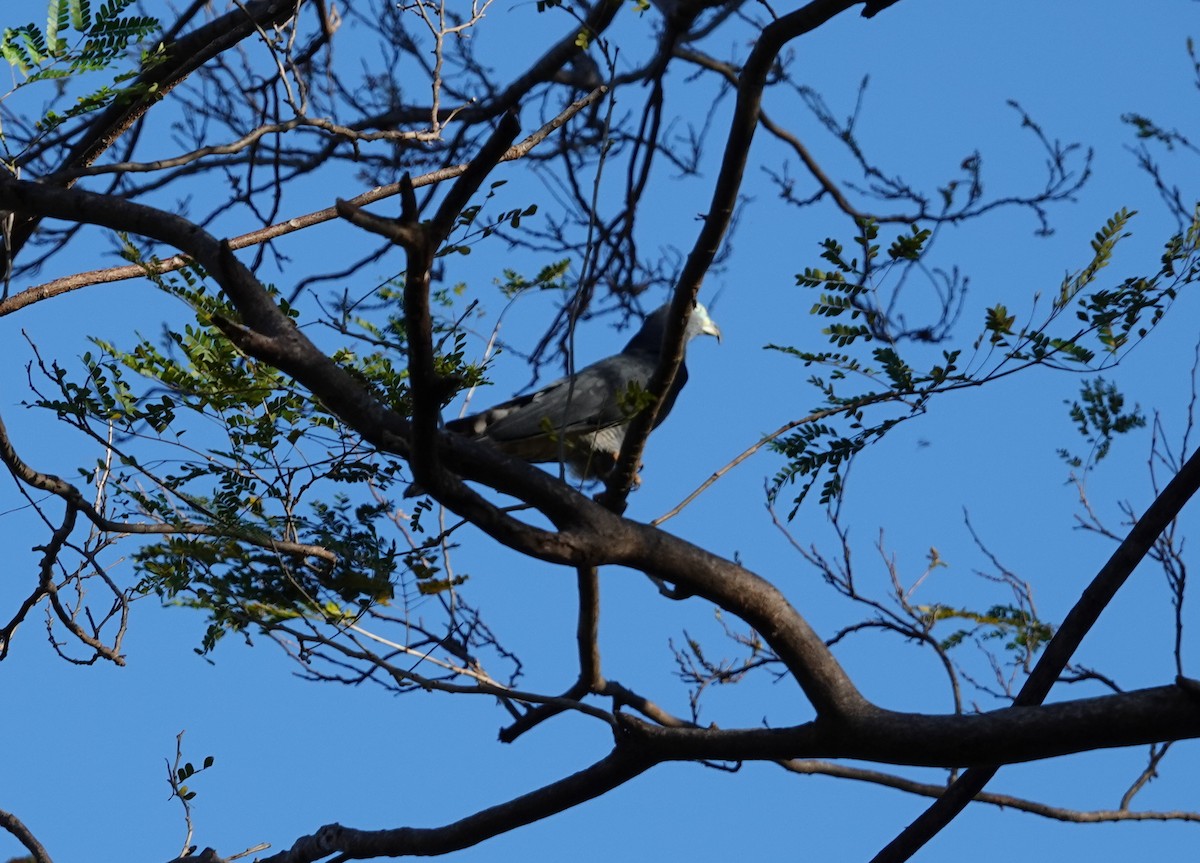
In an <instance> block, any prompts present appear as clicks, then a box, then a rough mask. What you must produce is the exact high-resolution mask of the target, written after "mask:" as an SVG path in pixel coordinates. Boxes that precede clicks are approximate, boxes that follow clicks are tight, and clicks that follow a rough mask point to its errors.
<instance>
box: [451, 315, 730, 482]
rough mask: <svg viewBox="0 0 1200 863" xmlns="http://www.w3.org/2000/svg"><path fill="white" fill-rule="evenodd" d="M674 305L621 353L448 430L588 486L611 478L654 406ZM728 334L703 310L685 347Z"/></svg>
mask: <svg viewBox="0 0 1200 863" xmlns="http://www.w3.org/2000/svg"><path fill="white" fill-rule="evenodd" d="M669 311H670V307H669V305H667V306H662V307H661V308H659V309H656V310H655V311H654V312H652V313H651V314H650V315H649V317H647V318H646V320H645V322H644V323H643V324H642V328H641V329H640V330H638V331H637V333H635V334H634V336H633V338H631V339H630V340H629V343H628V344H627V345H625V347H624V348H623V349H622V350H621V352H620V353H619V354H614V355H613V356H611V357H607V358H605V359H602V360H600V361H598V362H595V363H592V364H591V365H590V366H587V367H586V368H583V369H580V370H579V371H578V372H576V373H575V374H573V375H571V376H570V377H566V378H562V379H561V380H557V381H555V382H554V383H552V384H550V385H549V386H546V387H543V388H542V389H540V390H538V391H537V392H533V393H529V394H528V395H524V396H519V397H517V398H515V399H512V400H510V401H506V402H504V403H502V404H498V405H496V406H494V407H491V408H488V409H487V410H485V411H483V412H481V413H477V414H473V415H472V416H467V417H463V418H462V419H457V420H452V421H450V422H448V423H446V428H447V429H448V430H450V431H453V432H456V433H458V434H462V435H467V436H469V437H473V438H477V439H479V440H487V441H491V442H492V443H493V444H495V445H496V446H497V447H499V449H500V450H502V451H503V452H505V453H508V454H509V455H511V456H515V457H516V458H520V459H524V460H525V461H528V462H557V461H565V462H566V464H567V466H568V467H570V468H571V470H572V471H573V472H574V473H575V474H576V475H578V476H579V477H581V478H583V479H604V478H606V477H607V476H608V475H609V473H611V472H612V469H613V467H614V466H615V465H616V462H617V458H618V456H619V455H620V452H621V444H622V443H623V442H624V441H625V433H626V431H627V430H628V427H629V423H630V422H631V421H632V420H633V418H634V417H635V416H636V415H637V414H638V412H639V411H641V410H642V409H644V408H645V407H646V406H647V405H648V404H649V401H650V398H649V394H648V393H647V391H646V386H647V385H648V384H649V382H650V377H651V375H653V374H654V370H655V369H656V368H658V364H659V361H660V359H661V358H662V348H663V334H664V333H665V331H666V325H667V314H668V313H669ZM701 334H704V335H710V336H716V338H717V341H718V342H719V341H720V340H721V330H720V329H719V328H718V327H717V325H716V324H715V323H713V320H712V318H710V317H709V316H708V310H707V309H705V308H704V306H702V305H701V304H700V303H696V305H695V307H694V308H693V309H692V314H691V317H690V318H689V319H688V325H687V330H686V333H685V335H684V346H685V348H686V345H687V343H688V342H690V341H691V340H692V339H693V338H694V337H695V336H698V335H701ZM687 379H688V372H687V366H686V365H685V364H683V363H681V364H680V366H679V371H678V372H676V374H675V380H674V382H673V383H672V384H671V389H670V390H669V391H668V392H667V394H666V397H665V398H664V399H663V403H662V407H661V408H660V409H659V412H658V416H657V417H656V418H655V421H654V425H655V427H657V426H658V425H659V423H661V422H662V421H663V420H664V419H666V417H667V414H668V413H670V412H671V408H672V407H673V406H674V404H675V399H676V398H677V397H678V396H679V391H680V390H682V389H683V385H684V384H686V383H687Z"/></svg>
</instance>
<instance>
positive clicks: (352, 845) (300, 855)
mask: <svg viewBox="0 0 1200 863" xmlns="http://www.w3.org/2000/svg"><path fill="white" fill-rule="evenodd" d="M653 764H654V761H653V759H651V758H650V757H648V756H647V755H645V754H640V753H634V752H631V751H627V748H626V747H623V746H618V747H617V748H616V749H614V750H613V751H612V753H611V754H609V755H608V756H606V757H605V758H602V759H601V760H599V761H597V762H596V763H595V764H593V765H592V766H591V767H587V768H585V769H583V770H581V771H579V772H578V773H575V774H573V775H571V776H568V777H566V778H564V779H560V780H558V781H557V782H552V783H550V784H549V785H546V786H544V787H542V788H539V789H538V790H536V791H532V792H530V793H529V794H525V795H522V796H521V797H517V798H516V799H514V800H510V801H508V802H507V803H501V804H500V805H498V806H493V807H491V808H489V809H484V810H482V811H481V812H477V813H475V814H474V815H469V816H467V817H466V818H463V819H461V820H459V821H455V822H454V823H452V824H447V825H445V826H444V827H428V828H421V827H399V828H395V829H391V830H355V829H353V828H350V827H342V826H341V825H340V824H329V825H327V826H325V827H322V828H321V829H320V830H318V831H317V832H316V833H314V834H313V835H311V836H304V837H302V838H300V839H299V840H297V841H296V843H295V844H294V845H293V846H292V847H291V848H289V849H288V850H287V851H284V852H281V853H279V854H273V855H271V856H270V857H265V858H263V859H262V860H261V861H260V863H315V861H317V860H320V859H321V858H323V857H327V856H329V855H331V854H340V855H343V859H345V858H367V857H410V856H411V857H417V856H432V855H437V854H448V853H450V852H451V851H458V850H460V849H463V848H469V847H471V846H472V845H478V844H479V843H480V842H482V841H484V840H485V839H490V838H492V837H493V836H498V835H500V834H501V833H507V832H509V831H510V830H515V829H516V828H518V827H522V826H524V825H526V824H531V823H533V822H534V821H540V820H541V819H543V818H547V817H549V816H551V815H554V814H555V813H558V812H562V811H564V810H566V809H570V808H572V807H574V806H578V805H579V804H581V803H585V802H587V801H588V800H592V799H594V798H596V797H599V796H600V795H602V794H606V793H608V792H609V791H611V790H613V789H614V788H616V787H618V786H620V785H624V784H625V783H626V782H628V781H629V780H631V779H633V778H634V777H636V776H638V775H639V774H641V773H643V772H644V771H646V770H647V769H649V768H650V767H651V766H653Z"/></svg>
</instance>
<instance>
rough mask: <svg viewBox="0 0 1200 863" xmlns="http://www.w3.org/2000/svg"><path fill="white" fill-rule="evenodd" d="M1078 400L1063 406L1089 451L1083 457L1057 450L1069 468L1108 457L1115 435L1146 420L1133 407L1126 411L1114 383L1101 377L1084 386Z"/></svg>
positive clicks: (1087, 465)
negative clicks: (1067, 408) (1066, 407)
mask: <svg viewBox="0 0 1200 863" xmlns="http://www.w3.org/2000/svg"><path fill="white" fill-rule="evenodd" d="M1079 397H1080V400H1079V401H1069V402H1066V404H1069V405H1070V406H1071V412H1070V413H1071V419H1072V420H1073V421H1074V422H1075V425H1076V426H1077V427H1078V429H1079V433H1080V434H1081V435H1082V436H1083V438H1084V440H1086V441H1087V442H1088V443H1089V444H1090V445H1091V451H1090V452H1089V454H1088V455H1087V457H1086V458H1084V457H1080V456H1076V455H1072V454H1071V453H1070V452H1068V451H1067V450H1065V449H1060V450H1059V451H1058V454H1059V456H1060V457H1061V458H1062V459H1063V460H1064V461H1065V462H1066V463H1067V464H1069V465H1070V466H1071V467H1073V468H1084V467H1086V468H1087V469H1091V468H1092V467H1094V466H1095V465H1096V463H1097V462H1099V461H1100V460H1102V459H1103V458H1104V457H1105V456H1106V455H1108V451H1109V449H1110V448H1111V447H1112V443H1113V438H1114V436H1115V435H1119V434H1125V433H1126V432H1129V431H1132V430H1133V429H1136V428H1141V427H1143V426H1144V425H1146V417H1145V416H1144V415H1143V414H1142V412H1141V410H1140V409H1139V408H1138V406H1137V405H1134V406H1133V410H1132V411H1129V412H1126V411H1125V396H1124V395H1122V394H1121V393H1120V392H1119V391H1118V390H1117V385H1116V384H1114V383H1112V382H1111V381H1106V380H1105V379H1104V378H1102V377H1096V378H1093V379H1092V380H1090V381H1087V382H1086V383H1084V385H1083V387H1082V388H1081V389H1080V391H1079Z"/></svg>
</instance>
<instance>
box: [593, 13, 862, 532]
mask: <svg viewBox="0 0 1200 863" xmlns="http://www.w3.org/2000/svg"><path fill="white" fill-rule="evenodd" d="M854 5H856V3H855V0H813V2H811V3H809V4H808V5H806V6H804V7H803V8H801V9H797V10H796V11H795V12H790V13H788V14H787V15H784V16H783V17H781V18H779V19H777V20H775V21H773V22H772V23H771V24H768V25H767V26H766V27H765V28H763V31H762V35H761V36H760V37H759V38H758V41H757V42H755V44H754V48H753V49H752V50H751V52H750V56H749V57H748V58H747V60H746V64H745V66H744V67H743V68H742V73H741V76H740V77H739V79H738V88H737V103H736V105H735V106H734V111H733V118H732V119H731V120H730V126H729V134H728V135H727V137H726V139H725V153H724V156H723V157H722V159H721V168H720V171H719V172H718V174H717V179H716V182H715V183H714V184H713V195H712V200H711V202H710V204H709V209H708V212H707V213H706V214H705V216H704V225H703V227H701V229H700V233H699V235H698V236H697V237H696V242H695V244H694V245H693V246H692V251H691V253H690V254H689V255H688V257H687V261H686V262H685V263H684V265H683V270H682V271H681V272H680V274H679V278H678V280H677V281H676V283H675V292H674V295H673V298H672V300H671V313H670V314H669V315H668V316H667V327H666V332H665V333H664V334H663V351H662V359H661V361H660V362H659V366H658V368H657V369H656V370H655V372H654V375H653V376H652V377H651V378H650V381H649V382H648V384H647V386H646V389H647V391H648V392H649V393H650V394H651V395H652V396H653V397H654V399H653V402H652V404H651V405H650V406H649V407H648V408H646V410H644V411H642V412H641V413H639V414H638V415H637V416H636V417H635V418H634V420H633V422H631V423H630V424H629V430H628V431H627V432H626V435H625V440H624V443H623V444H622V446H621V455H620V458H619V459H618V462H617V466H616V468H615V469H614V470H613V473H612V476H611V477H610V478H609V481H608V485H607V488H606V489H605V491H604V493H603V495H602V497H601V500H602V502H603V503H605V505H607V506H609V507H610V508H612V509H613V510H614V511H617V512H620V511H622V510H624V508H625V499H626V497H627V496H628V494H629V490H630V488H632V486H633V479H634V475H635V474H636V473H637V467H638V465H639V464H640V463H641V460H642V452H643V450H644V449H645V447H646V440H647V438H648V437H649V435H650V430H651V429H652V428H653V427H654V424H655V420H656V419H657V418H658V413H659V410H660V408H661V406H662V400H663V397H664V395H665V394H666V393H667V392H668V391H669V390H670V388H671V384H672V382H673V381H674V380H675V375H676V374H677V373H678V371H679V366H680V365H681V364H682V362H683V352H684V347H685V346H684V343H683V338H684V332H685V331H686V328H687V321H688V317H689V316H690V314H691V310H692V306H693V305H694V304H695V302H696V297H697V296H698V295H699V293H700V286H701V284H702V283H703V281H704V277H705V275H706V274H707V273H708V270H709V268H710V267H711V266H712V263H713V260H714V259H715V258H716V256H717V252H718V251H719V250H720V247H721V241H722V240H723V239H724V237H725V233H726V231H727V230H728V229H729V225H730V222H731V221H732V220H733V211H734V206H735V205H736V203H737V197H738V192H739V190H740V189H741V184H742V177H743V175H744V174H745V171H746V163H747V161H748V160H749V158H750V145H751V142H752V141H753V139H754V133H755V130H756V129H757V128H758V120H759V112H760V109H761V106H762V95H763V90H764V89H765V87H766V83H767V76H768V74H769V73H770V71H771V68H772V66H773V65H774V64H775V61H776V58H777V57H778V56H779V52H780V51H782V50H783V47H784V45H786V44H787V43H788V42H790V41H791V40H793V39H796V38H798V37H799V36H802V35H804V34H805V33H808V32H809V31H811V30H814V29H815V28H817V27H819V26H820V25H822V24H824V23H825V22H826V21H828V20H829V19H831V18H833V17H834V16H835V15H838V14H839V13H841V12H844V11H845V10H846V9H849V8H850V7H851V6H854Z"/></svg>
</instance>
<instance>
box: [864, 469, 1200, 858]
mask: <svg viewBox="0 0 1200 863" xmlns="http://www.w3.org/2000/svg"><path fill="white" fill-rule="evenodd" d="M1198 489H1200V451H1197V452H1195V453H1193V454H1192V456H1191V458H1189V459H1188V460H1187V462H1186V463H1184V465H1183V467H1182V468H1181V469H1180V470H1179V473H1177V474H1176V475H1175V477H1174V478H1173V479H1172V480H1171V481H1170V482H1169V483H1168V484H1167V487H1166V488H1164V489H1163V490H1162V493H1161V494H1160V495H1159V496H1158V497H1157V498H1155V500H1154V502H1153V503H1152V504H1151V505H1150V507H1149V509H1147V510H1146V512H1145V513H1144V514H1143V515H1142V517H1141V518H1139V519H1138V520H1137V523H1136V524H1135V525H1134V526H1133V528H1132V529H1131V530H1130V531H1129V534H1128V535H1127V536H1126V537H1125V540H1124V542H1122V543H1121V544H1120V546H1118V547H1117V550H1116V551H1114V552H1113V554H1112V556H1111V557H1110V558H1109V559H1108V562H1107V563H1105V564H1104V567H1103V568H1102V569H1101V570H1100V572H1098V573H1097V574H1096V577H1095V578H1094V579H1092V582H1091V584H1089V585H1088V586H1087V589H1086V590H1084V592H1083V595H1082V596H1080V598H1079V601H1078V602H1076V603H1075V607H1074V608H1072V609H1071V611H1070V613H1069V614H1067V616H1066V618H1065V619H1064V620H1063V622H1062V625H1061V626H1060V627H1059V629H1058V632H1056V633H1055V634H1054V638H1052V639H1051V640H1050V643H1049V644H1048V645H1046V650H1045V652H1044V653H1043V654H1042V657H1041V659H1039V660H1038V663H1037V665H1035V666H1034V668H1033V671H1032V672H1031V673H1030V675H1029V678H1028V679H1027V680H1026V681H1025V685H1024V686H1022V687H1021V691H1020V692H1019V693H1017V697H1016V699H1015V700H1014V703H1015V704H1018V705H1030V704H1040V703H1041V702H1042V701H1043V700H1045V698H1046V696H1047V695H1048V694H1049V692H1050V687H1051V686H1053V685H1054V683H1055V682H1056V681H1057V680H1058V678H1059V676H1060V675H1061V674H1062V672H1063V669H1065V668H1066V666H1067V663H1068V662H1069V661H1070V659H1071V656H1072V655H1073V654H1074V653H1075V650H1076V649H1077V648H1078V647H1079V644H1080V642H1082V641H1083V638H1084V636H1086V635H1087V633H1088V632H1089V631H1091V628H1092V626H1094V625H1095V623H1096V621H1097V620H1098V619H1099V617H1100V613H1101V612H1103V611H1104V609H1105V608H1107V607H1108V604H1109V603H1110V602H1112V599H1113V597H1114V596H1116V593H1117V591H1118V590H1120V588H1121V585H1123V584H1124V583H1125V581H1126V580H1127V579H1128V578H1129V576H1130V575H1132V574H1133V570H1134V569H1135V568H1136V567H1137V565H1138V564H1139V563H1141V562H1142V560H1143V559H1144V558H1145V557H1146V555H1147V554H1149V552H1150V550H1151V548H1153V546H1154V542H1155V540H1157V539H1158V537H1159V535H1160V534H1162V532H1163V531H1164V530H1166V529H1167V527H1168V526H1169V525H1170V523H1171V522H1172V521H1174V520H1175V518H1176V516H1178V515H1179V513H1180V511H1181V510H1182V509H1183V507H1184V505H1185V504H1186V503H1187V502H1188V501H1189V500H1191V498H1192V496H1193V495H1194V494H1195V493H1196V491H1197V490H1198ZM1168 738H1169V735H1164V736H1162V737H1158V738H1155V739H1153V740H1147V741H1146V742H1147V743H1156V742H1158V741H1160V740H1166V739H1168ZM998 769H999V768H998V767H995V766H983V767H979V768H978V769H975V770H968V771H967V772H965V773H963V775H962V776H960V777H959V778H958V780H957V781H956V782H955V783H954V784H953V785H951V786H950V787H949V788H948V789H947V790H946V792H945V794H943V795H942V796H941V797H940V798H939V799H938V800H937V802H935V803H934V804H933V805H932V806H930V807H929V808H928V809H926V810H925V811H924V812H922V813H921V815H920V816H918V817H917V819H916V820H915V821H913V822H912V824H910V825H909V826H908V827H906V828H905V829H904V830H903V831H901V833H900V834H899V835H898V836H896V838H895V839H893V840H892V841H891V842H889V843H888V844H887V845H886V846H885V847H884V848H883V849H882V850H881V851H880V852H879V853H878V854H877V855H875V858H874V859H873V861H872V863H901V861H904V860H908V859H910V858H911V857H912V855H913V854H915V853H916V852H917V851H919V850H920V849H921V847H922V846H923V845H924V844H925V843H926V842H928V841H929V840H930V839H932V838H933V837H934V836H936V835H937V834H938V833H939V832H940V831H941V829H942V828H943V827H945V826H946V825H947V824H949V823H950V822H951V821H953V820H954V818H955V817H956V816H957V815H958V813H960V812H962V810H963V809H965V808H966V807H967V804H968V803H970V802H971V800H973V799H974V798H975V796H976V795H977V794H978V793H979V792H980V791H981V790H983V787H984V786H985V785H987V783H988V782H989V781H990V780H991V778H992V777H993V776H995V775H996V771H997V770H998Z"/></svg>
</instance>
